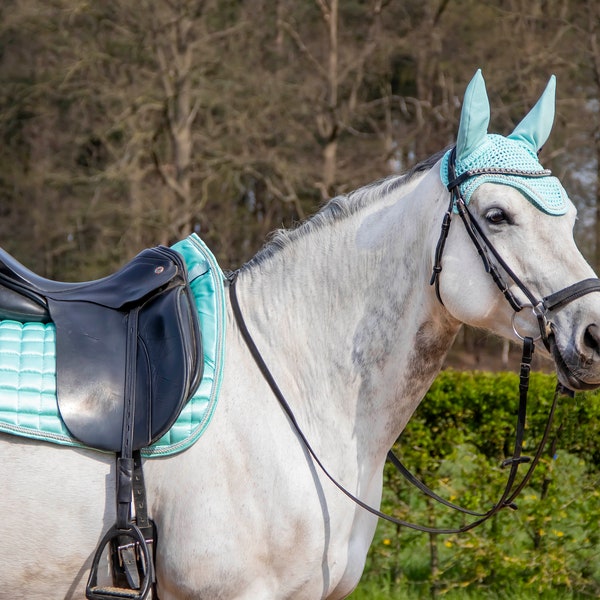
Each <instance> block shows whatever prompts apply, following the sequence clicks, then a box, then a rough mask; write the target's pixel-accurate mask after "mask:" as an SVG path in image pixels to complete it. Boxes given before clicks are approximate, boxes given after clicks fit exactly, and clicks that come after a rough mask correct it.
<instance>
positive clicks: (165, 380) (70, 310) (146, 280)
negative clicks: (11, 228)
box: [0, 247, 203, 452]
mask: <svg viewBox="0 0 600 600" xmlns="http://www.w3.org/2000/svg"><path fill="white" fill-rule="evenodd" d="M0 319H13V320H17V321H21V322H30V321H36V322H50V321H52V322H53V323H54V325H55V327H56V377H57V381H56V385H57V397H58V406H59V410H60V414H61V416H62V418H63V420H64V422H65V425H66V427H67V428H68V429H69V431H70V433H71V434H72V435H73V437H75V438H76V439H77V440H79V441H81V442H83V443H84V444H86V445H88V446H91V447H93V448H98V449H100V450H109V451H114V452H119V451H121V449H122V446H123V435H124V431H123V427H124V424H125V422H126V420H127V411H130V413H132V414H133V416H134V419H133V421H132V422H133V439H132V442H131V449H132V450H137V449H139V448H143V447H145V446H149V445H150V444H151V443H153V442H154V441H156V440H157V439H159V438H160V437H161V436H162V435H163V434H164V433H165V432H166V431H167V430H168V429H169V428H170V427H171V425H172V424H173V423H174V422H175V420H176V418H177V416H178V415H179V413H180V412H181V409H182V408H183V406H184V405H185V402H186V401H187V400H188V399H189V398H190V397H191V395H192V394H193V392H194V391H195V389H196V387H197V386H198V383H199V381H200V378H201V376H202V367H203V364H202V349H201V337H200V331H199V327H198V321H197V312H196V309H195V306H194V299H193V296H192V294H191V290H190V289H189V285H188V282H187V271H186V267H185V263H184V262H183V259H182V257H181V256H180V255H179V254H178V253H177V252H175V251H173V250H171V249H170V248H166V247H157V248H150V249H147V250H144V251H143V252H141V253H140V254H138V255H137V256H136V257H135V258H134V259H133V260H131V261H130V262H129V263H127V264H126V265H125V266H124V267H122V268H121V269H120V270H119V271H117V272H116V273H114V274H113V275H110V276H108V277H105V278H103V279H99V280H96V281H89V282H84V283H63V282H58V281H52V280H49V279H45V278H43V277H40V276H39V275H36V274H35V273H33V272H32V271H30V270H29V269H27V268H26V267H24V266H23V265H22V264H20V263H19V262H18V261H17V260H15V259H14V258H13V257H12V256H10V255H9V254H8V253H7V252H5V251H4V250H2V249H0ZM130 416H131V415H130Z"/></svg>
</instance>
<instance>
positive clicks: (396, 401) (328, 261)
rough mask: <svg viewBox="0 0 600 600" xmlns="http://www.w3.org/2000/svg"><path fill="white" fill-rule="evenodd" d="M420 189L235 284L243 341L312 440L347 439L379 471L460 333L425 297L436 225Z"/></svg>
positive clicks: (306, 239) (325, 230) (287, 251)
mask: <svg viewBox="0 0 600 600" xmlns="http://www.w3.org/2000/svg"><path fill="white" fill-rule="evenodd" d="M420 187H422V186H417V188H416V189H415V191H414V192H412V193H410V194H408V195H407V196H406V197H402V198H399V199H397V200H395V201H393V200H391V199H390V198H387V201H386V202H378V203H374V204H373V205H370V206H369V207H368V208H365V209H363V210H362V211H360V212H358V213H356V214H354V215H352V216H350V217H346V218H344V219H340V220H336V221H333V223H331V224H330V225H328V226H322V227H319V228H316V229H315V230H312V231H309V232H308V233H306V235H300V236H297V237H296V238H295V239H293V241H291V242H288V243H287V244H285V245H284V247H283V248H281V249H279V250H277V251H275V252H274V253H273V255H272V256H270V257H269V258H268V259H265V260H264V262H262V263H259V264H257V265H254V266H253V267H251V268H249V269H247V270H243V271H242V273H241V275H240V297H241V302H242V303H243V304H244V307H243V308H244V313H245V315H246V317H247V319H248V321H249V327H250V330H251V332H252V335H253V336H255V338H256V341H257V344H258V346H259V348H260V351H261V353H262V354H263V356H264V358H265V360H266V362H267V364H268V365H269V368H270V369H271V370H272V372H273V374H274V376H275V378H276V380H277V381H278V383H279V385H280V388H281V389H282V390H283V391H284V394H285V395H286V397H287V399H288V402H289V403H290V405H291V406H292V409H293V410H294V411H295V412H296V416H297V417H298V420H299V421H300V422H301V423H305V424H306V427H307V428H313V429H314V431H311V432H310V435H311V436H312V439H314V438H315V436H322V435H326V434H324V432H325V431H329V432H333V433H332V434H331V433H330V435H333V436H334V438H336V439H338V438H339V437H342V436H343V435H344V432H346V433H347V434H348V435H347V436H346V437H347V438H348V439H353V440H355V443H356V444H357V445H358V446H361V451H362V452H367V453H368V454H369V455H371V456H372V457H373V458H374V459H375V460H383V457H384V456H385V453H386V452H387V450H388V449H389V448H390V447H391V445H392V444H393V442H394V441H395V439H396V438H397V437H398V435H399V434H400V432H401V431H402V429H403V428H404V426H405V425H406V423H407V422H408V420H409V418H410V416H411V415H412V413H413V411H414V409H415V408H416V406H417V405H418V402H419V401H420V399H421V398H422V397H423V395H424V394H425V392H426V390H427V389H428V387H429V385H430V384H431V381H432V380H433V378H434V377H435V375H436V374H437V372H438V371H439V369H440V367H441V364H442V361H443V358H444V356H445V354H446V352H447V350H448V348H449V347H450V345H451V343H452V340H453V338H454V336H455V334H456V331H457V330H458V326H459V325H458V323H456V322H455V321H453V320H452V319H451V318H450V317H448V314H447V313H446V311H445V309H443V307H442V306H441V305H440V303H439V302H438V301H437V299H436V298H435V294H434V293H433V291H432V288H431V286H429V281H428V280H429V277H430V272H431V271H430V269H431V248H433V247H434V245H435V239H434V237H433V235H434V234H433V232H431V231H430V229H431V227H432V226H433V224H435V228H436V229H438V228H439V219H437V218H436V219H432V218H431V214H429V215H427V214H424V213H426V212H427V210H428V208H427V207H426V204H427V203H428V202H429V199H426V198H425V195H424V194H423V192H421V194H422V195H421V196H419V188H420ZM431 202H433V199H432V200H431ZM444 202H445V200H444ZM440 206H441V204H440ZM418 208H419V209H420V210H417V209H418ZM429 210H430V211H431V210H434V208H433V207H432V206H430V207H429ZM438 212H439V211H438ZM442 212H443V211H442ZM440 214H441V213H440Z"/></svg>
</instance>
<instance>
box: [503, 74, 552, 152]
mask: <svg viewBox="0 0 600 600" xmlns="http://www.w3.org/2000/svg"><path fill="white" fill-rule="evenodd" d="M555 97H556V77H555V76H554V75H552V77H550V81H548V84H547V85H546V89H545V90H544V93H543V94H542V95H541V96H540V99H539V100H538V101H537V103H536V105H535V106H534V107H533V108H532V109H531V110H530V111H529V113H528V114H527V115H526V116H525V118H524V119H523V120H522V121H521V122H520V123H519V124H518V125H517V126H516V127H515V129H514V131H513V132H512V133H511V134H510V135H509V136H508V137H509V139H511V140H517V141H520V142H523V143H524V144H528V145H529V147H530V148H531V149H532V150H533V151H534V152H536V153H537V152H538V150H539V149H540V148H541V147H542V146H543V145H544V144H545V143H546V141H547V140H548V137H549V136H550V132H551V131H552V125H553V124H554V104H555Z"/></svg>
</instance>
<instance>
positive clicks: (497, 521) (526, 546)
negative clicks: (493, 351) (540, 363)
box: [352, 371, 600, 600]
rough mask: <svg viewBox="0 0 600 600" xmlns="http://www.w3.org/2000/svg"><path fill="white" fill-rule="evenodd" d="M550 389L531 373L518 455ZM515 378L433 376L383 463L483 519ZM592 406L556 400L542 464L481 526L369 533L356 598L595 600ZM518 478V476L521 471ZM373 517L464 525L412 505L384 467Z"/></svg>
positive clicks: (599, 533) (581, 400)
mask: <svg viewBox="0 0 600 600" xmlns="http://www.w3.org/2000/svg"><path fill="white" fill-rule="evenodd" d="M555 385H556V378H555V377H554V376H551V375H544V374H538V373H532V376H531V385H530V392H529V401H528V415H527V427H526V435H525V451H524V453H525V454H527V452H528V451H529V452H530V453H532V454H533V452H535V448H536V447H537V441H538V440H539V438H540V437H541V434H542V432H543V429H544V427H545V424H546V419H547V415H548V410H549V408H550V404H551V402H552V398H553V396H554V389H555ZM518 386H519V379H518V375H516V374H510V373H500V374H495V373H482V372H454V371H444V372H442V373H441V374H440V375H439V376H438V378H437V379H436V381H435V382H434V384H433V386H432V387H431V389H430V391H429V392H428V394H427V396H426V397H425V399H424V400H423V402H422V403H421V405H420V406H419V408H418V410H417V412H416V413H415V415H414V416H413V418H412V419H411V421H410V423H409V425H408V427H407V428H406V430H405V431H404V432H403V434H402V436H401V437H400V438H399V440H398V442H397V444H396V446H395V451H396V452H397V454H398V455H399V456H400V458H401V459H402V460H403V462H404V463H405V464H406V465H407V466H409V468H411V469H412V471H413V472H414V473H415V474H416V475H417V476H418V477H420V478H421V479H423V480H424V481H425V482H427V484H428V485H430V487H432V488H433V489H434V490H435V491H436V492H438V493H439V494H440V495H441V496H443V497H445V498H447V499H449V500H451V501H454V502H456V503H458V504H461V505H463V506H465V507H467V508H471V509H474V510H481V511H485V510H487V509H489V508H490V507H491V506H492V505H493V504H494V503H495V502H496V501H497V500H498V499H499V497H500V496H501V494H502V491H503V488H504V484H505V482H506V476H507V470H506V469H505V470H503V469H501V468H500V462H501V461H502V460H503V459H504V458H506V457H507V456H510V454H511V453H512V448H513V446H514V429H515V423H516V414H517V408H518ZM599 433H600V394H597V393H581V394H577V396H576V398H575V399H570V398H567V397H563V398H561V400H560V402H559V406H558V409H557V412H556V416H555V420H554V427H553V431H552V434H551V436H550V439H549V441H548V444H547V446H546V448H545V449H544V454H543V456H542V460H541V462H540V464H539V466H538V468H537V470H536V472H535V474H534V476H533V478H532V480H531V482H530V484H529V485H528V487H526V488H525V489H524V490H523V492H522V493H521V495H520V496H519V498H518V499H517V504H518V507H519V508H518V510H517V511H511V510H504V511H502V512H501V513H500V514H498V515H497V516H496V517H494V518H493V519H491V520H490V521H488V522H487V523H485V524H484V525H482V526H480V527H478V528H476V529H474V530H472V531H470V532H468V533H463V534H459V535H428V534H423V533H418V532H414V531H412V530H410V529H407V528H402V527H396V526H394V525H391V524H389V523H387V522H384V521H380V523H379V526H378V530H377V533H376V536H375V540H374V543H373V546H372V548H371V551H370V554H369V557H368V559H367V567H366V570H365V573H364V575H363V579H362V581H361V585H360V586H359V588H358V590H357V591H356V592H355V593H354V594H353V595H352V598H356V599H357V600H358V599H360V598H379V599H383V598H413V597H414V598H421V597H432V596H433V597H436V596H441V595H444V596H445V597H447V598H455V597H456V598H465V597H467V598H471V597H472V598H515V597H519V598H528V597H532V598H533V597H536V598H537V597H539V596H540V595H543V596H544V597H548V598H565V597H569V598H575V597H582V598H583V597H589V596H592V597H598V596H600V525H599V523H600V492H599V491H598V489H597V488H598V482H599V480H600V435H599ZM521 469H522V470H523V471H525V470H526V466H525V467H521ZM384 488H385V489H384V497H383V503H382V506H383V509H384V510H385V511H387V512H390V513H391V514H394V515H395V516H397V517H399V518H401V519H405V520H409V521H412V522H417V523H421V524H426V525H430V526H435V527H447V526H448V527H457V526H460V525H463V524H465V523H467V522H469V519H472V518H471V517H465V516H464V515H461V514H458V513H456V512H454V511H451V510H450V509H447V508H445V507H443V506H441V505H439V504H437V503H435V502H433V501H431V500H429V499H427V498H425V497H424V496H423V494H422V493H421V492H419V491H418V490H415V489H414V488H412V487H411V486H410V485H409V484H408V483H407V482H406V481H405V480H404V479H403V478H402V477H401V476H400V475H398V473H396V472H395V470H394V468H393V467H392V466H391V465H387V466H386V471H385V474H384Z"/></svg>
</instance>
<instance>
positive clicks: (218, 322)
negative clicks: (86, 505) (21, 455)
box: [0, 234, 225, 458]
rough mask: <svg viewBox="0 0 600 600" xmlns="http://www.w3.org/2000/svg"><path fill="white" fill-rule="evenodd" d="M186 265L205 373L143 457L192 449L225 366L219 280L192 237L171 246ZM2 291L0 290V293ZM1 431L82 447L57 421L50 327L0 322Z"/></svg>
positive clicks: (199, 242) (208, 254)
mask: <svg viewBox="0 0 600 600" xmlns="http://www.w3.org/2000/svg"><path fill="white" fill-rule="evenodd" d="M173 249H174V250H176V251H177V252H178V254H180V255H181V256H182V257H183V258H184V261H185V263H186V266H187V272H188V280H189V283H190V288H191V290H192V295H193V300H194V307H195V310H196V313H197V314H198V317H199V322H200V328H201V330H202V342H203V343H202V351H203V356H204V374H203V377H202V380H201V382H200V385H199V386H198V388H197V390H196V392H195V393H194V394H193V396H192V398H191V399H190V400H189V401H188V402H187V403H186V404H185V406H184V408H183V410H182V411H181V413H180V415H179V417H178V418H177V420H176V422H175V423H174V424H173V425H172V426H171V427H170V428H169V430H168V431H167V432H165V434H164V435H163V436H162V437H161V438H160V439H159V440H157V441H156V442H154V443H153V444H152V445H151V446H149V447H147V448H144V449H143V450H142V455H143V456H144V457H145V458H150V457H154V456H167V455H171V454H175V453H177V452H181V451H183V450H185V449H187V448H189V446H191V445H192V444H193V443H194V442H195V441H196V440H198V439H199V438H200V437H201V435H202V434H203V433H204V431H206V429H207V427H208V426H209V424H210V421H211V418H212V416H213V414H214V411H215V409H216V406H217V403H218V397H219V391H220V386H221V380H222V372H223V364H224V339H225V292H224V285H223V283H224V279H225V278H224V275H223V273H222V271H221V269H220V268H219V265H218V263H217V261H216V259H215V257H214V256H213V254H212V253H211V252H210V249H209V248H208V247H207V246H206V245H205V244H204V242H203V241H202V240H201V239H200V238H199V237H198V236H196V235H195V234H193V235H191V236H189V237H188V238H186V239H184V240H182V241H180V242H178V243H177V244H175V245H174V246H173ZM0 289H1V288H0ZM0 431H2V432H4V433H9V434H13V435H18V436H22V437H28V438H31V439H37V440H42V441H46V442H52V443H57V444H61V445H68V446H83V444H81V443H80V442H78V441H77V440H75V439H74V438H73V437H72V436H71V434H70V433H69V431H68V430H67V429H66V427H65V425H64V422H63V421H62V419H61V418H60V415H59V413H58V409H57V400H56V342H55V327H54V324H53V323H41V322H29V323H20V322H16V321H14V320H0Z"/></svg>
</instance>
